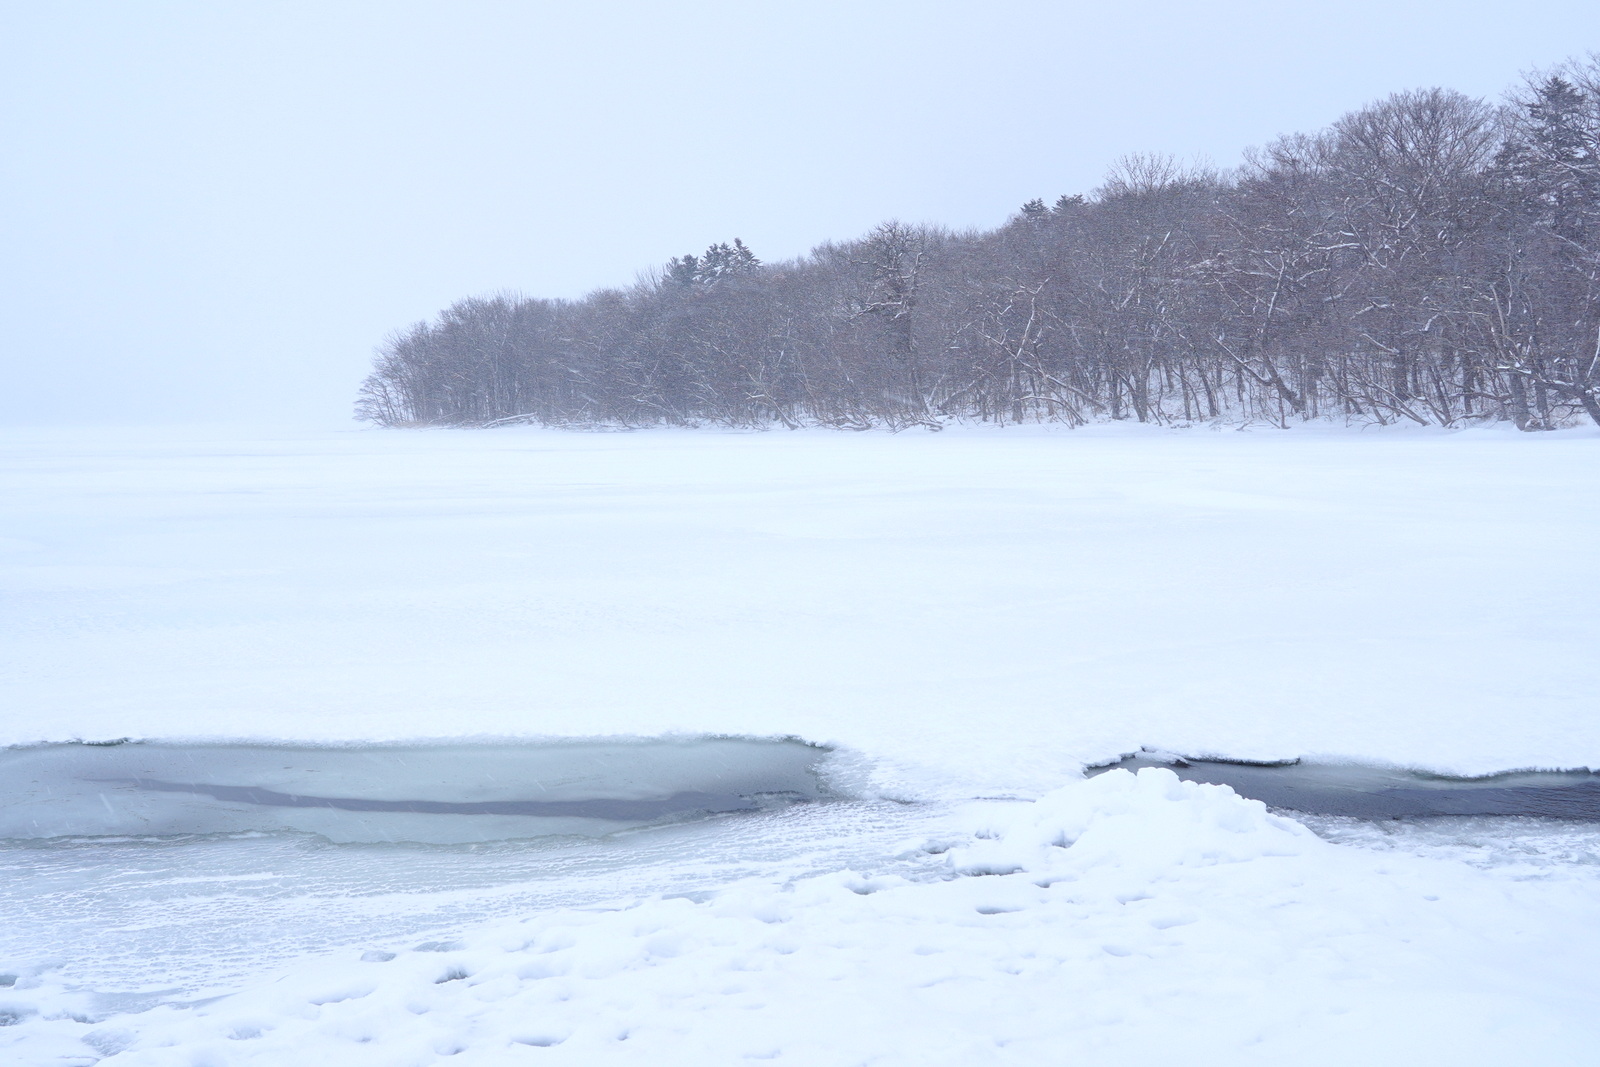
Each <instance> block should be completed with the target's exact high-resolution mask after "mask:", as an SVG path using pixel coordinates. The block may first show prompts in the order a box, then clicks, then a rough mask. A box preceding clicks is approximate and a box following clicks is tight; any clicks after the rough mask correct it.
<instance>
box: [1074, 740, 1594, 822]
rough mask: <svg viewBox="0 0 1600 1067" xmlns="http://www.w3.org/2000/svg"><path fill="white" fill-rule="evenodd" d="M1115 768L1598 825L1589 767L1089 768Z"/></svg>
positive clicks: (1411, 809)
mask: <svg viewBox="0 0 1600 1067" xmlns="http://www.w3.org/2000/svg"><path fill="white" fill-rule="evenodd" d="M1117 767H1120V768H1125V769H1128V770H1138V769H1139V768H1141V767H1167V768H1169V769H1170V770H1172V771H1174V772H1175V773H1176V774H1177V775H1178V777H1180V778H1183V779H1186V780H1188V781H1191V782H1210V783H1213V784H1216V785H1226V786H1229V787H1230V788H1232V789H1233V791H1234V792H1236V793H1238V794H1239V795H1240V796H1245V797H1250V798H1252V799H1254V800H1259V801H1261V802H1262V803H1264V804H1267V805H1268V806H1270V807H1274V808H1284V809H1287V810H1289V811H1301V812H1308V813H1311V814H1315V815H1342V816H1349V817H1353V818H1358V819H1410V818H1419V817H1425V816H1436V815H1524V816H1534V817H1538V818H1545V819H1577V820H1583V821H1586V822H1600V774H1595V773H1593V772H1591V771H1587V770H1580V771H1516V772H1512V773H1509V774H1498V775H1493V776H1490V777H1485V778H1450V777H1445V776H1441V775H1431V774H1424V773H1421V772H1418V771H1406V770H1398V769H1394V768H1384V767H1368V766H1362V765H1360V764H1333V763H1302V762H1293V763H1286V764H1271V765H1267V764H1254V763H1232V762H1222V761H1219V760H1190V759H1179V760H1176V761H1170V760H1167V759H1158V758H1155V757H1152V756H1148V755H1134V756H1129V757H1127V758H1126V759H1123V760H1120V761H1118V762H1117V763H1114V764H1110V765H1109V766H1106V767H1100V768H1095V769H1093V770H1091V771H1090V772H1089V773H1091V774H1095V773H1102V772H1104V771H1107V770H1111V769H1112V768H1117Z"/></svg>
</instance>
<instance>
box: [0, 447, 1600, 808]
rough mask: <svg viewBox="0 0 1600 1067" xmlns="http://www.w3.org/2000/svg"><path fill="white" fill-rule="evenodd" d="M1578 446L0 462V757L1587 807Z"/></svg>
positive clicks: (165, 452) (120, 452)
mask: <svg viewBox="0 0 1600 1067" xmlns="http://www.w3.org/2000/svg"><path fill="white" fill-rule="evenodd" d="M1597 445H1600V434H1596V433H1595V432H1593V431H1564V432H1562V433H1556V434H1521V435H1519V434H1516V433H1515V432H1514V431H1509V430H1503V429H1489V430H1472V431H1464V432H1460V433H1448V432H1443V431H1428V432H1423V431H1417V432H1410V431H1404V430H1387V431H1374V432H1370V433H1362V432H1357V431H1353V430H1351V431H1342V430H1340V431H1336V430H1328V429H1317V428H1314V427H1313V428H1304V429H1296V430H1293V431H1288V432H1284V431H1265V430H1263V431H1258V432H1253V433H1239V432H1234V431H1232V430H1228V431H1224V432H1213V431H1207V430H1188V431H1163V430H1154V429H1149V428H1138V429H1127V430H1125V429H1120V428H1115V427H1111V428H1092V429H1085V430H1080V431H1065V430H1060V429H1055V428H1048V427H1010V428H1007V429H1005V430H992V429H983V428H977V427H955V428H952V429H949V430H947V431H945V432H943V433H938V434H928V433H907V434H900V435H890V434H881V433H867V434H842V433H837V432H834V431H796V432H773V433H765V434H736V433H716V432H697V431H681V432H680V431H650V432H640V433H618V434H580V433H560V432H554V431H540V430H532V429H528V430H521V429H519V430H507V431H503V432H502V431H494V432H397V431H391V432H377V431H374V432H351V433H345V434H323V435H316V434H304V435H299V436H294V435H290V436H283V435H276V436H275V435H271V434H248V433H243V432H239V431H227V432H224V431H208V432H202V431H184V432H177V431H172V432H169V433H166V434H157V433H154V432H146V433H143V434H140V433H133V432H129V433H116V434H114V433H110V432H106V431H98V432H97V433H95V434H80V435H68V434H61V433H57V434H54V435H52V434H50V433H47V432H44V431H11V432H8V433H7V434H5V435H0V449H3V450H4V453H3V454H4V457H5V462H4V463H3V464H0V508H3V518H4V523H3V527H4V528H3V532H0V537H4V538H5V540H4V542H3V543H0V708H3V709H5V710H4V712H3V713H0V742H3V743H25V742H34V741H59V740H70V739H73V738H78V737H82V738H89V739H96V738H115V737H123V736H134V737H144V738H219V739H224V738H259V739H282V740H287V741H291V742H299V741H311V742H316V741H330V742H348V741H357V740H362V739H368V740H372V739H385V740H409V739H422V738H489V737H517V738H530V737H601V736H617V735H626V736H634V737H658V736H662V735H667V734H682V735H688V736H705V735H724V736H757V737H783V736H795V737H800V738H803V739H806V740H809V741H814V742H819V743H833V744H837V745H839V746H841V747H843V748H844V749H847V750H849V751H852V752H854V753H857V754H859V755H860V757H861V767H862V772H863V775H864V778H865V785H866V787H867V788H868V789H869V790H871V791H875V792H878V793H881V794H886V795H891V796H904V797H921V798H941V799H959V798H963V797H971V796H995V795H1016V796H1037V795H1039V794H1042V793H1044V792H1046V791H1048V790H1049V789H1052V788H1054V787H1055V786H1057V785H1059V784H1060V783H1061V782H1062V781H1064V780H1067V779H1069V778H1071V777H1073V776H1075V775H1076V774H1077V772H1078V769H1079V768H1080V767H1081V766H1083V765H1084V764H1085V763H1089V762H1100V761H1106V760H1111V759H1114V758H1116V757H1117V756H1119V755H1121V754H1123V753H1126V752H1132V751H1136V750H1138V749H1139V748H1140V747H1141V746H1149V747H1152V748H1161V749H1166V750H1169V751H1175V752H1183V753H1187V754H1189V755H1197V756H1198V755H1208V754H1214V755H1223V756H1234V757H1242V758H1262V759H1273V758H1285V757H1295V756H1320V757H1329V758H1334V759H1338V758H1350V759H1357V760H1363V761H1367V762H1376V763H1380V764H1382V763H1388V764H1394V765H1400V766H1416V767H1423V768H1429V769H1435V770H1441V771H1454V772H1462V773H1473V774H1479V773H1490V772H1494V771H1499V770H1505V769H1508V768H1517V767H1581V766H1600V731H1597V730H1595V729H1594V727H1593V721H1594V718H1593V713H1594V691H1593V677H1594V669H1595V664H1596V660H1595V655H1594V650H1595V649H1596V648H1597V647H1600V616H1597V614H1596V613H1595V611H1594V610H1593V605H1594V604H1596V603H1600V553H1596V552H1595V551H1594V547H1595V531H1596V529H1600V462H1597V452H1596V446H1597Z"/></svg>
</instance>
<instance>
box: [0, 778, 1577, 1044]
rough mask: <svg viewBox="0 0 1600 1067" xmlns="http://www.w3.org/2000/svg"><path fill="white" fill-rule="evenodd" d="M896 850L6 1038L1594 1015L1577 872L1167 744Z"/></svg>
mask: <svg viewBox="0 0 1600 1067" xmlns="http://www.w3.org/2000/svg"><path fill="white" fill-rule="evenodd" d="M901 861H902V871H903V873H900V874H872V873H861V872H854V871H836V872H833V873H829V874H824V875H821V876H816V877H797V878H794V879H790V880H787V881H778V882H773V881H769V880H754V881H746V882H741V883H737V884H734V885H730V886H728V887H726V888H724V889H722V890H720V891H716V892H712V893H708V894H703V895H697V896H695V897H694V898H693V899H689V898H683V897H679V898H663V897H659V896H657V897H649V898H644V899H637V900H619V901H616V902H615V903H614V904H613V905H611V906H608V907H601V908H592V909H581V910H573V909H566V910H558V911H551V912H545V913H542V914H539V915H536V916H530V917H527V918H524V919H521V920H520V921H502V922H499V923H495V924H491V925H488V926H485V927H483V928H480V929H477V930H475V931H473V932H472V933H470V934H469V935H468V936H466V937H463V938H462V939H461V940H459V941H457V942H452V943H427V944H419V945H410V946H407V945H373V946H370V947H367V948H365V949H351V950H348V951H344V952H340V953H337V954H333V955H329V956H326V957H324V958H319V959H314V960H308V961H306V962H305V963H304V964H302V965H299V966H296V967H294V968H291V969H289V970H287V971H285V972H284V973H282V974H280V975H278V976H276V977H275V978H274V979H273V980H271V981H263V982H262V983H260V984H258V985H256V986H254V987H253V988H250V989H248V990H246V991H243V992H241V993H238V994H237V995H233V996H226V997H222V998H220V999H215V1000H211V1001H206V1002H202V1003H198V1004H195V1005H193V1006H190V1007H175V1006H174V1007H162V1008H157V1009H154V1010H151V1011H147V1012H143V1013H139V1014H134V1015H120V1016H114V1017H111V1018H104V1019H98V1020H94V1021H79V1020H75V1019H73V1018H71V1017H70V1016H71V1013H72V1012H74V1011H79V1012H81V1011H82V1010H83V1006H82V1004H80V1003H75V1002H73V1001H72V1000H71V998H70V996H68V995H66V994H63V993H61V992H60V991H59V990H58V989H55V988H53V987H52V986H51V984H50V981H49V975H48V974H41V975H32V976H24V977H23V978H21V979H20V980H19V981H18V982H17V983H16V986H15V988H14V989H11V990H8V991H5V992H6V993H7V994H8V995H7V996H4V997H0V1010H7V1011H10V1012H11V1013H12V1015H13V1017H14V1019H15V1023H14V1025H12V1026H10V1027H6V1028H4V1029H0V1050H4V1049H6V1048H8V1047H9V1048H11V1049H25V1050H26V1051H27V1054H28V1055H29V1056H31V1057H32V1059H31V1060H30V1062H63V1063H88V1062H92V1061H93V1060H94V1059H95V1058H96V1057H97V1056H99V1055H109V1054H110V1053H113V1052H115V1053H116V1058H115V1062H116V1063H117V1064H118V1065H126V1067H197V1065H206V1064H227V1065H248V1064H274V1065H276V1064H282V1063H285V1062H290V1061H296V1062H298V1061H307V1062H311V1061H316V1062H328V1063H338V1064H340V1065H342V1067H361V1065H373V1067H407V1065H411V1064H418V1065H420V1064H432V1063H435V1062H438V1060H439V1059H440V1058H441V1057H446V1056H449V1057H458V1058H452V1059H451V1062H453V1063H454V1062H459V1063H467V1064H524V1063H534V1062H537V1063H572V1064H611V1063H617V1064H629V1063H639V1064H652V1065H671V1064H685V1065H702V1064H707V1063H738V1062H744V1061H746V1060H763V1059H776V1060H780V1061H783V1062H793V1063H804V1064H807V1065H808V1067H829V1065H835V1064H837V1065H841V1067H842V1065H847V1064H862V1063H874V1064H884V1065H901V1064H904V1065H912V1064H915V1065H918V1067H924V1065H938V1064H950V1065H971V1064H1005V1063H1016V1064H1029V1065H1036V1064H1040V1063H1060V1062H1073V1061H1076V1060H1078V1059H1088V1058H1090V1057H1100V1056H1107V1055H1116V1056H1118V1057H1120V1058H1123V1059H1130V1058H1131V1060H1132V1061H1133V1062H1155V1061H1156V1060H1164V1059H1167V1058H1170V1057H1172V1056H1179V1057H1181V1058H1182V1059H1184V1060H1185V1061H1187V1062H1193V1063H1200V1064H1212V1063H1218V1064H1220V1063H1279V1062H1296V1063H1310V1064H1330V1065H1331V1064H1339V1065H1341V1067H1342V1065H1344V1064H1349V1063H1352V1062H1362V1063H1374V1064H1414V1063H1451V1064H1465V1065H1470V1064H1491V1063H1493V1064H1501V1063H1506V1062H1529V1061H1537V1060H1542V1059H1544V1058H1545V1057H1561V1058H1565V1059H1568V1060H1571V1061H1577V1060H1581V1059H1584V1058H1586V1057H1587V1055H1588V1052H1589V1051H1590V1050H1592V1047H1593V1040H1594V1038H1595V1036H1596V1028H1595V1023H1594V1021H1593V1016H1592V1005H1593V998H1594V996H1595V994H1596V993H1597V992H1600V988H1597V987H1600V980H1597V979H1596V977H1595V974H1594V971H1593V968H1592V966H1590V963H1589V961H1590V960H1592V958H1593V954H1594V952H1595V951H1596V949H1597V948H1600V943H1597V942H1600V935H1597V933H1596V931H1600V921H1597V920H1600V903H1597V900H1596V897H1595V894H1594V893H1593V885H1592V883H1579V882H1571V881H1562V880H1555V881H1549V882H1542V883H1541V882H1507V881H1504V880H1497V879H1495V878H1493V877H1491V876H1490V875H1487V874H1485V873H1482V872H1478V871H1474V870H1472V869H1470V868H1468V867H1466V866H1464V865H1461V864H1458V863H1450V862H1441V861H1428V860H1423V859H1418V858H1415V857H1407V856H1396V855H1379V854H1374V853H1367V852H1362V851H1358V850H1353V849H1346V848H1341V847H1338V846H1334V845H1329V844H1326V843H1323V842H1321V841H1319V840H1317V839H1316V838H1315V837H1313V836H1312V835H1311V834H1310V833H1309V832H1308V831H1306V830H1304V829H1303V828H1301V827H1300V826H1299V825H1297V824H1295V823H1293V822H1289V821H1286V820H1283V819H1279V818H1275V817H1273V816H1271V815H1269V814H1268V813H1267V812H1266V811H1265V809H1264V808H1263V807H1262V806H1261V805H1260V804H1258V803H1256V802H1253V801H1246V800H1242V799H1240V798H1239V797H1237V796H1235V795H1234V794H1233V793H1232V792H1231V791H1229V790H1228V789H1226V788H1225V787H1220V786H1209V785H1196V784H1193V783H1184V782H1180V781H1179V780H1178V779H1177V778H1176V777H1175V776H1174V775H1173V774H1172V773H1171V772H1170V771H1166V770H1158V769H1150V770H1144V771H1141V772H1140V773H1139V774H1138V775H1137V776H1135V775H1133V774H1130V773H1128V772H1125V771H1115V772H1111V773H1109V774H1106V775H1103V776H1100V777H1097V778H1094V779H1090V780H1086V781H1078V782H1074V783H1072V784H1070V785H1067V786H1064V787H1062V788H1060V789H1058V790H1055V791H1052V792H1050V793H1049V794H1047V795H1045V796H1043V797H1041V798H1040V799H1039V800H1038V801H1037V802H1035V803H1022V802H1011V803H996V802H988V803H979V804H974V805H972V806H971V807H970V808H969V809H968V810H966V811H965V812H964V813H963V814H961V815H959V816H955V817H950V818H949V819H948V820H947V821H946V822H945V823H944V824H943V825H941V826H937V827H930V834H929V835H928V837H927V839H926V840H920V841H918V842H915V843H908V845H907V846H906V849H905V852H904V855H902V857H901ZM1529 959H1537V961H1538V966H1537V967H1533V968H1530V967H1528V966H1527V965H1526V962H1525V961H1527V960H1529ZM1513 960H1514V961H1522V962H1521V963H1520V965H1518V966H1514V967H1512V968H1510V969H1509V970H1508V969H1507V963H1508V961H1513ZM52 1057H53V1059H52Z"/></svg>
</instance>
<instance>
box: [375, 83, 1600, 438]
mask: <svg viewBox="0 0 1600 1067" xmlns="http://www.w3.org/2000/svg"><path fill="white" fill-rule="evenodd" d="M357 414H358V417H360V418H363V419H366V420H370V421H372V422H375V423H379V424H381V425H388V426H396V425H419V424H421V425H450V426H493V425H503V424H509V423H519V422H528V423H538V424H543V425H552V426H590V425H594V426H600V425H608V426H646V425H655V424H672V425H703V424H714V425H725V426H742V427H757V426H770V425H781V426H789V427H796V426H801V425H826V426H838V427H849V428H857V429H860V428H867V427H871V426H888V427H893V428H901V427H906V426H915V425H926V426H937V425H940V424H941V423H943V422H945V421H948V420H966V419H970V420H983V421H989V422H998V423H1007V422H1027V421H1055V422H1064V423H1069V424H1074V425H1077V424H1083V423H1086V422H1089V421H1092V420H1100V419H1137V420H1139V421H1141V422H1155V423H1191V422H1199V421H1206V420H1224V421H1232V422H1247V421H1248V422H1255V421H1266V422H1270V423H1272V424H1275V425H1279V426H1287V425H1288V424H1289V422H1290V420H1301V419H1314V418H1330V417H1331V418H1338V419H1344V420H1358V421H1370V422H1376V423H1390V422H1397V421H1401V422H1403V421H1409V422H1413V423H1419V424H1424V425H1444V426H1457V425H1462V424H1466V423H1471V422H1474V421H1499V420H1509V421H1511V422H1513V423H1515V424H1516V425H1517V426H1518V427H1519V428H1521V429H1526V430H1537V429H1548V428H1553V427H1556V426H1560V425H1565V424H1569V423H1571V422H1574V421H1581V420H1583V419H1584V418H1588V419H1592V420H1593V421H1594V422H1595V423H1597V424H1600V56H1591V57H1590V58H1589V59H1588V60H1587V61H1574V62H1569V63H1566V64H1564V65H1562V66H1561V67H1558V68H1556V69H1555V70H1553V71H1551V72H1548V73H1545V74H1542V75H1539V76H1537V77H1534V78H1532V79H1530V80H1529V82H1528V83H1527V84H1526V85H1524V86H1522V87H1521V88H1519V89H1517V90H1514V91H1513V92H1512V93H1510V94H1509V95H1508V98H1507V102H1506V103H1505V104H1503V105H1501V106H1499V107H1496V106H1491V105H1489V104H1487V103H1485V102H1482V101H1479V100H1474V99H1470V98H1468V97H1466V96H1463V95H1461V94H1460V93H1456V92H1453V91H1450V90H1444V89H1428V90H1418V91H1411V92H1403V93H1397V94H1395V95H1393V96H1390V97H1389V98H1387V99H1385V100H1383V101H1381V102H1378V103H1375V104H1372V105H1370V106H1368V107H1365V108H1363V109H1361V110H1359V111H1355V112H1352V113H1351V114H1349V115H1346V116H1345V117H1344V118H1342V119H1340V120H1339V121H1338V122H1336V123H1334V124H1333V125H1332V126H1331V127H1330V128H1328V129H1327V130H1324V131H1322V132H1320V133H1316V134H1309V135H1307V134H1294V135H1289V136H1285V137H1281V138H1279V139H1278V140H1276V141H1274V142H1272V143H1271V144H1269V145H1267V146H1266V147H1265V148H1262V149H1259V150H1254V151H1251V152H1249V153H1247V154H1246V157H1245V159H1244V161H1243V163H1242V165H1240V166H1239V167H1238V168H1237V169H1235V170H1234V171H1231V172H1228V173H1220V172H1217V171H1213V170H1208V169H1200V168H1191V167H1183V166H1180V165H1179V164H1177V163H1176V162H1174V161H1173V160H1172V159H1170V158H1168V157H1162V156H1133V157H1128V158H1125V159H1123V160H1121V161H1120V162H1119V163H1118V164H1117V165H1116V166H1115V167H1114V168H1113V170H1112V171H1111V173H1110V175H1109V176H1108V177H1107V179H1106V180H1105V183H1104V184H1103V185H1102V186H1101V187H1100V188H1099V189H1097V190H1095V191H1094V193H1093V194H1092V195H1089V196H1063V197H1061V198H1060V199H1058V200H1056V201H1055V202H1054V203H1053V204H1052V205H1049V206H1047V205H1046V204H1045V202H1044V201H1043V200H1042V199H1039V200H1030V201H1028V202H1027V203H1026V204H1024V205H1022V208H1021V210H1020V211H1019V212H1018V214H1017V215H1015V216H1014V217H1013V218H1011V219H1010V220H1009V221H1008V222H1006V223H1005V224H1004V225H1003V226H1001V227H999V228H998V229H995V230H993V231H989V232H951V231H948V230H945V229H942V228H939V227H936V226H927V225H910V224H906V223H903V222H898V221H891V222H886V223H884V224H883V225H881V226H878V227H877V228H876V229H874V230H873V231H872V232H871V233H869V234H868V235H866V236H865V237H863V238H860V239H858V240H854V241H846V242H840V243H829V244H824V245H822V246H820V247H819V248H817V249H815V250H813V251H812V252H811V253H810V254H809V255H807V256H804V257H801V258H799V259H796V260H793V261H790V262H785V263H775V264H763V263H762V262H761V261H760V260H758V259H757V258H756V257H755V255H754V254H753V253H752V252H751V251H750V249H748V248H747V247H745V245H744V244H743V242H742V241H738V240H735V241H734V242H733V243H732V244H731V245H728V244H716V245H712V246H711V247H710V248H708V249H707V250H706V252H705V253H704V254H703V255H701V256H694V255H686V256H682V257H679V258H675V259H672V260H670V261H669V262H668V263H667V264H666V265H665V267H664V268H662V269H661V270H659V271H657V272H654V273H653V274H651V275H650V276H649V277H647V278H646V279H645V280H643V281H641V282H639V283H638V284H636V285H634V286H633V287H631V288H628V289H606V290H601V291H598V292H595V293H592V294H590V295H589V296H587V297H584V298H582V299H580V300H574V301H564V300H540V299H528V298H521V297H513V296H508V295H501V296H492V297H479V298H472V299H468V300H463V301H461V302H459V303H457V304H454V305H452V306H451V307H449V308H448V309H446V310H445V311H444V312H442V313H441V314H440V315H439V317H438V318H437V319H436V320H435V321H434V322H432V323H418V324H416V325H414V326H412V327H410V328H409V329H407V330H403V331H401V332H398V333H396V334H394V335H392V336H390V337H389V338H388V339H387V340H386V341H385V343H384V344H383V346H382V347H381V348H380V349H379V350H378V354H377V358H376V361H375V366H374V369H373V371H372V374H371V375H370V376H369V377H368V378H367V380H366V382H365V383H364V384H363V386H362V387H361V393H360V398H359V401H358V405H357Z"/></svg>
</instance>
